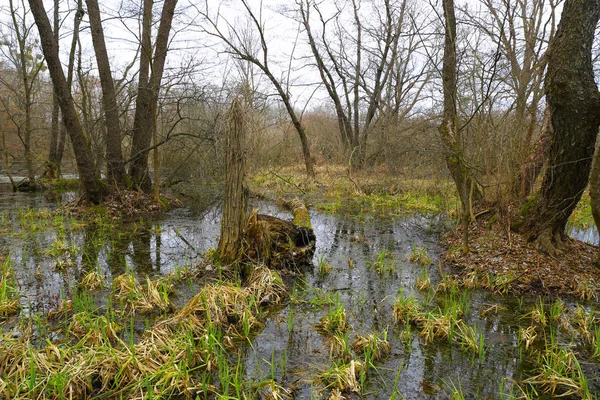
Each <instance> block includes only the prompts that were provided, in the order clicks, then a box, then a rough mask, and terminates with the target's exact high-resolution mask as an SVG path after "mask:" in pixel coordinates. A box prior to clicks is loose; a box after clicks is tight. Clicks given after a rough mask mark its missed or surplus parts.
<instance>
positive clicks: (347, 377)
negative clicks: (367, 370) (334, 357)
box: [317, 360, 363, 393]
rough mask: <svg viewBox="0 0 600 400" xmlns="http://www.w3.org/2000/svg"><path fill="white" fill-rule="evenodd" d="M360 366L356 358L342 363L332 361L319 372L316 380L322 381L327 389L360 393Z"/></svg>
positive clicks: (361, 366)
mask: <svg viewBox="0 0 600 400" xmlns="http://www.w3.org/2000/svg"><path fill="white" fill-rule="evenodd" d="M362 368H363V365H362V363H361V362H360V361H356V360H351V361H350V362H348V363H342V364H337V363H333V364H332V365H331V367H329V368H328V369H326V370H325V371H323V372H321V374H319V377H318V379H317V381H318V382H321V383H323V384H324V385H325V387H326V388H327V389H338V390H340V391H342V392H354V393H360V391H361V386H360V382H359V374H360V372H361V370H362Z"/></svg>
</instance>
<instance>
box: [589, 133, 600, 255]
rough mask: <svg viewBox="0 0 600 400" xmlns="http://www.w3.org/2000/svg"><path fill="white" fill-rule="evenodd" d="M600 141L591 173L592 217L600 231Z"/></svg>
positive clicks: (599, 248)
mask: <svg viewBox="0 0 600 400" xmlns="http://www.w3.org/2000/svg"><path fill="white" fill-rule="evenodd" d="M599 147H600V141H598V142H597V143H596V152H595V153H594V161H592V172H591V173H590V198H591V203H592V216H593V217H594V223H595V224H596V229H597V230H599V231H600V154H599V153H598V151H600V149H599ZM596 265H597V266H600V247H598V253H597V256H596Z"/></svg>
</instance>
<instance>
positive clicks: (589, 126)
mask: <svg viewBox="0 0 600 400" xmlns="http://www.w3.org/2000/svg"><path fill="white" fill-rule="evenodd" d="M599 17H600V2H599V0H567V1H566V2H565V5H564V8H563V12H562V16H561V20H560V23H559V25H558V29H557V32H556V36H555V38H554V40H553V41H552V42H551V43H550V49H549V59H548V72H547V74H546V82H545V91H546V98H547V102H548V106H549V108H550V115H551V122H552V128H553V131H554V136H553V139H552V141H551V145H550V152H549V155H548V170H547V172H546V175H545V176H544V180H543V182H542V187H541V190H540V193H538V195H537V197H536V198H535V200H534V201H533V204H529V209H528V211H527V215H526V221H525V224H524V225H523V231H524V232H525V233H527V234H528V236H529V239H530V240H532V241H534V242H535V243H536V246H537V247H538V248H539V249H540V250H542V251H545V252H548V253H549V254H557V253H558V252H559V251H560V244H561V242H562V239H563V238H564V232H565V227H566V224H567V219H568V218H569V216H570V215H571V213H572V212H573V209H574V208H575V206H576V205H577V202H578V201H579V199H580V198H581V195H582V194H583V192H584V190H585V188H586V185H587V183H588V178H589V174H590V168H591V163H592V156H593V154H594V144H595V141H596V136H597V134H598V126H599V125H600V113H599V112H598V110H599V109H600V94H599V93H598V87H597V86H596V83H595V81H594V70H593V67H592V51H591V50H592V42H593V39H594V31H595V28H596V24H597V23H598V19H599Z"/></svg>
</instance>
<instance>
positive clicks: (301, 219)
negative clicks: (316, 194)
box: [293, 206, 312, 229]
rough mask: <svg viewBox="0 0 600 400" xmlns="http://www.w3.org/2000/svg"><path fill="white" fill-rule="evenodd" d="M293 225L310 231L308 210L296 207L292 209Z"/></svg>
mask: <svg viewBox="0 0 600 400" xmlns="http://www.w3.org/2000/svg"><path fill="white" fill-rule="evenodd" d="M293 222H294V224H295V225H296V226H302V227H304V228H310V229H312V224H311V223H310V215H309V214H308V210H307V209H306V207H304V206H302V207H297V208H295V209H294V221H293Z"/></svg>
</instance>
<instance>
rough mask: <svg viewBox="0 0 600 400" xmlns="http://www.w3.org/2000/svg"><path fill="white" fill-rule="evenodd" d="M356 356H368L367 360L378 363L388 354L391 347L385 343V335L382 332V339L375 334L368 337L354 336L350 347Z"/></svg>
mask: <svg viewBox="0 0 600 400" xmlns="http://www.w3.org/2000/svg"><path fill="white" fill-rule="evenodd" d="M350 347H351V348H352V350H353V351H354V352H355V353H356V354H360V355H364V354H368V358H369V359H371V360H373V361H379V360H381V359H383V358H385V357H386V356H388V355H389V354H390V351H391V346H390V343H389V342H388V341H387V333H385V332H384V334H383V338H380V337H379V335H377V334H376V333H370V334H368V335H356V339H354V342H352V344H351V345H350Z"/></svg>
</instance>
